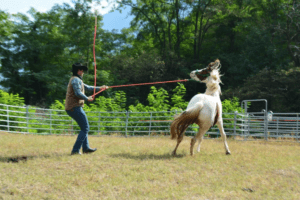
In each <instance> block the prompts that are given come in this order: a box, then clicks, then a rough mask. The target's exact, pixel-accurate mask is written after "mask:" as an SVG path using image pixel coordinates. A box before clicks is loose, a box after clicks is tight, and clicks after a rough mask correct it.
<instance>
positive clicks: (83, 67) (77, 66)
mask: <svg viewBox="0 0 300 200" xmlns="http://www.w3.org/2000/svg"><path fill="white" fill-rule="evenodd" d="M79 69H80V70H84V71H85V72H87V71H88V68H87V66H86V65H83V64H81V63H74V64H73V65H72V70H71V72H76V73H77V71H78V70H79Z"/></svg>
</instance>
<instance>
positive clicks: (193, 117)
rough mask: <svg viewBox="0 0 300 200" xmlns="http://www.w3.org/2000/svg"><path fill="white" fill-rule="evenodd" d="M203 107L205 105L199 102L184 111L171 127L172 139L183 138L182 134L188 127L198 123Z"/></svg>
mask: <svg viewBox="0 0 300 200" xmlns="http://www.w3.org/2000/svg"><path fill="white" fill-rule="evenodd" d="M202 107H203V104H202V103H200V102H199V103H197V104H196V105H195V106H194V107H192V108H191V109H188V110H186V111H184V112H183V113H181V114H180V115H179V116H177V117H176V118H175V119H174V121H173V122H172V124H171V127H170V133H171V139H176V138H180V137H182V134H183V133H184V131H185V130H186V129H187V128H188V126H189V125H191V124H193V123H195V122H196V121H197V119H198V116H199V114H200V111H201V109H202Z"/></svg>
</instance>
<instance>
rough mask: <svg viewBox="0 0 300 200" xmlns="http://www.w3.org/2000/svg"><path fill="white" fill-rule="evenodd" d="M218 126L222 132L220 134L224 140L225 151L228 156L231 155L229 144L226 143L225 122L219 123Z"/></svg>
mask: <svg viewBox="0 0 300 200" xmlns="http://www.w3.org/2000/svg"><path fill="white" fill-rule="evenodd" d="M217 126H218V128H219V130H220V133H221V137H222V138H223V141H224V146H225V150H226V155H230V154H231V153H230V150H229V148H228V144H227V141H226V134H225V131H224V128H223V120H221V121H219V122H218V123H217Z"/></svg>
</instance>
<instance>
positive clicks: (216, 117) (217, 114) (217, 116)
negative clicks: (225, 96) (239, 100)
mask: <svg viewBox="0 0 300 200" xmlns="http://www.w3.org/2000/svg"><path fill="white" fill-rule="evenodd" d="M218 119H219V111H218V109H217V113H216V116H215V121H214V125H216V123H217V122H218ZM214 125H212V126H214Z"/></svg>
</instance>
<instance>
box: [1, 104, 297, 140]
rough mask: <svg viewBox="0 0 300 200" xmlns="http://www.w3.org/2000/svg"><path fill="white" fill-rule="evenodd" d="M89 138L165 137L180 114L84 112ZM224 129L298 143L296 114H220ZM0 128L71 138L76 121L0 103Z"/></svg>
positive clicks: (211, 134) (59, 112)
mask: <svg viewBox="0 0 300 200" xmlns="http://www.w3.org/2000/svg"><path fill="white" fill-rule="evenodd" d="M86 113H87V116H88V119H89V124H90V132H89V134H91V135H115V134H116V135H124V136H146V135H147V136H152V135H169V134H170V124H171V122H172V121H173V119H174V117H175V116H176V115H178V114H180V111H161V112H154V111H153V112H129V111H124V112H90V111H86ZM223 121H224V129H225V132H226V134H227V136H228V137H234V138H236V139H242V140H251V139H264V140H268V139H271V138H278V139H290V140H294V141H298V142H299V138H300V134H299V132H300V127H299V126H300V119H299V113H273V115H272V118H271V119H270V116H268V113H267V112H266V111H263V112H257V113H238V112H235V113H223ZM0 129H1V130H2V131H7V132H13V133H23V134H45V135H48V134H57V135H72V134H77V133H78V132H79V127H78V125H77V124H76V122H75V121H74V120H73V119H71V118H70V117H69V116H68V115H67V113H66V112H65V110H54V109H44V108H38V107H32V106H11V105H5V104H0ZM197 131H198V126H197V125H191V126H190V127H189V128H188V129H187V131H186V135H187V136H194V134H195V133H196V132H197ZM205 137H209V138H216V137H220V134H219V131H218V128H217V127H216V126H214V127H212V128H211V129H210V130H209V131H208V132H207V134H206V135H205Z"/></svg>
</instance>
